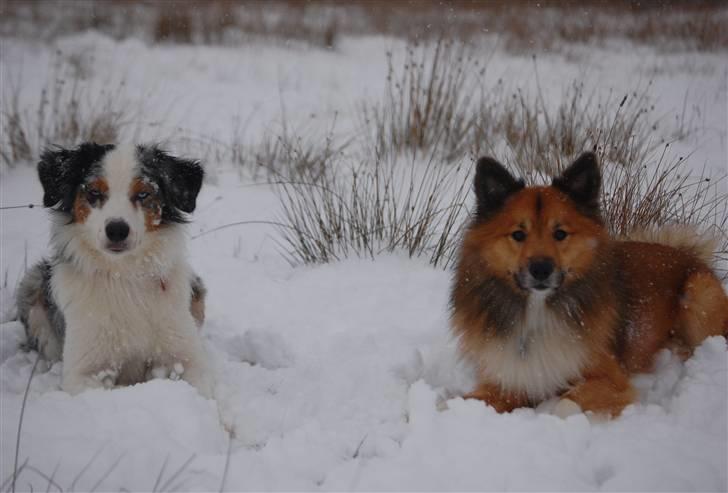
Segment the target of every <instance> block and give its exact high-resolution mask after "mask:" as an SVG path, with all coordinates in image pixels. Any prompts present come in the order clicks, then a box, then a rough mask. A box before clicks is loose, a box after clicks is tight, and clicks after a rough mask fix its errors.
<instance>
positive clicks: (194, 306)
mask: <svg viewBox="0 0 728 493" xmlns="http://www.w3.org/2000/svg"><path fill="white" fill-rule="evenodd" d="M191 287H192V298H191V299H190V313H191V314H192V318H194V319H195V323H196V324H197V327H198V328H199V327H202V324H203V323H204V322H205V297H206V296H207V288H205V284H204V283H203V282H202V278H201V277H200V276H197V275H195V276H193V277H192V282H191Z"/></svg>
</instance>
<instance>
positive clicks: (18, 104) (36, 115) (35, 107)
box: [0, 58, 133, 166]
mask: <svg viewBox="0 0 728 493" xmlns="http://www.w3.org/2000/svg"><path fill="white" fill-rule="evenodd" d="M122 84H123V83H122ZM20 87H21V82H20V81H18V82H17V83H15V84H13V83H12V82H11V83H9V84H8V85H7V86H6V87H4V88H3V89H4V90H5V91H6V92H4V93H3V94H2V99H3V104H2V110H0V112H1V113H0V115H1V116H2V118H1V121H0V128H1V129H2V132H1V135H0V159H2V161H3V162H4V163H5V164H7V165H8V166H14V165H15V164H16V163H18V162H27V161H31V160H35V159H36V158H37V154H38V153H39V152H40V150H41V149H43V148H44V147H46V146H48V145H61V146H72V145H75V144H78V143H80V142H83V141H94V142H98V143H101V144H104V143H114V142H116V141H117V140H118V138H119V135H120V133H121V131H122V129H123V128H124V127H125V126H127V125H129V124H130V123H131V122H132V120H133V118H132V116H133V115H132V114H131V112H130V110H129V107H128V106H127V105H124V104H123V102H122V101H121V99H120V97H119V93H120V91H118V90H116V89H115V88H102V89H96V90H94V89H93V88H91V87H90V86H89V85H88V84H87V83H85V82H84V81H83V80H82V79H80V78H79V76H78V74H75V73H74V72H73V71H68V70H66V67H65V66H64V65H63V64H62V61H61V60H60V58H58V59H56V61H55V62H54V70H53V75H52V76H51V77H50V78H49V80H48V82H47V84H45V85H44V86H43V87H42V88H41V90H40V94H38V97H37V98H36V99H34V100H32V102H31V103H30V104H28V103H27V102H25V101H21V95H20Z"/></svg>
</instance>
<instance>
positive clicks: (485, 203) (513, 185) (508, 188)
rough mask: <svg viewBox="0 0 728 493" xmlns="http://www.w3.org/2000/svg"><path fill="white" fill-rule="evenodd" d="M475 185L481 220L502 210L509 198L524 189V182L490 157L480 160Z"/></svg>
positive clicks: (477, 165) (476, 170)
mask: <svg viewBox="0 0 728 493" xmlns="http://www.w3.org/2000/svg"><path fill="white" fill-rule="evenodd" d="M474 185H475V196H476V197H477V199H478V209H477V215H478V217H479V218H481V219H484V218H487V217H488V216H490V215H491V214H492V213H494V212H495V211H497V210H498V209H500V208H501V206H502V205H503V203H504V202H505V201H506V199H507V198H508V197H510V196H511V195H512V194H514V193H516V192H517V191H519V190H521V189H522V188H523V187H524V183H523V180H516V179H515V178H513V176H511V174H510V173H509V172H508V170H507V169H506V168H505V167H504V166H503V165H502V164H501V163H499V162H498V161H496V160H495V159H492V158H489V157H482V158H480V159H479V160H478V164H476V168H475V182H474Z"/></svg>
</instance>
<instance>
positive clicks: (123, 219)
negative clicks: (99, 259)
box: [38, 143, 204, 257]
mask: <svg viewBox="0 0 728 493" xmlns="http://www.w3.org/2000/svg"><path fill="white" fill-rule="evenodd" d="M203 174H204V172H203V170H202V167H201V166H200V163H199V162H197V161H193V160H188V159H180V158H177V157H174V156H171V155H169V154H167V153H166V152H164V151H163V150H161V149H160V148H158V147H156V146H144V145H139V146H114V145H99V144H94V143H85V144H81V145H80V146H78V147H76V148H74V149H62V148H55V149H51V150H46V151H45V152H43V154H42V156H41V159H40V162H39V163H38V175H39V177H40V181H41V184H42V185H43V205H44V206H45V207H49V208H51V209H53V210H54V211H55V212H56V213H57V214H60V215H62V216H63V217H64V218H65V219H66V221H65V224H67V225H75V226H76V228H77V230H78V231H77V232H76V234H81V235H82V236H83V237H84V240H85V241H84V243H85V244H86V245H88V246H90V247H92V248H94V249H96V250H98V251H100V252H103V253H104V254H107V255H108V256H111V257H117V256H123V254H124V253H126V252H131V251H133V250H134V249H135V248H137V247H139V246H140V245H142V244H143V243H144V241H145V239H146V238H147V237H149V236H150V235H153V234H154V233H156V232H158V231H162V230H164V229H165V228H169V227H171V226H173V225H175V224H178V223H183V222H185V221H186V214H188V213H191V212H192V211H194V210H195V201H196V199H197V194H198V192H199V191H200V187H201V185H202V178H203Z"/></svg>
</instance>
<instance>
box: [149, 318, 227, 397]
mask: <svg viewBox="0 0 728 493" xmlns="http://www.w3.org/2000/svg"><path fill="white" fill-rule="evenodd" d="M186 334H187V335H186V336H185V337H174V338H169V339H166V342H165V347H166V350H165V355H162V356H161V357H159V358H155V360H154V361H152V362H151V369H150V373H149V376H151V377H154V378H170V379H173V380H184V381H185V382H187V383H189V384H190V385H192V386H193V387H195V388H196V389H197V390H198V391H199V392H200V394H201V395H202V396H204V397H207V398H210V397H212V394H213V392H212V391H213V385H214V382H213V378H212V372H211V370H210V367H209V364H208V359H207V352H206V351H205V348H204V346H203V343H202V341H201V340H200V338H199V335H198V334H197V329H196V328H195V325H194V323H193V321H192V319H191V317H189V324H188V328H187V330H186Z"/></svg>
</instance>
